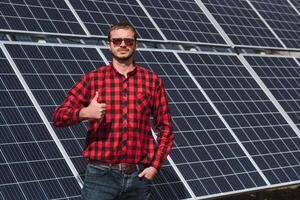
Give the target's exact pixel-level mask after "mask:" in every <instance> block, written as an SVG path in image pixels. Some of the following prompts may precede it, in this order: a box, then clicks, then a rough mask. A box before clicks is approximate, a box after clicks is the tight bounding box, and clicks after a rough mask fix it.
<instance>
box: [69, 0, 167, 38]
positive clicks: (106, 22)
mask: <svg viewBox="0 0 300 200" xmlns="http://www.w3.org/2000/svg"><path fill="white" fill-rule="evenodd" d="M69 1H70V3H71V4H72V6H73V8H74V9H75V11H76V13H77V14H78V15H79V17H80V19H81V20H82V22H83V23H84V25H85V26H86V28H87V29H88V31H89V32H90V33H91V34H92V35H96V36H106V35H107V30H108V29H109V27H110V26H111V25H113V24H115V23H117V22H119V21H128V22H130V23H131V24H132V25H133V26H134V27H135V29H136V31H137V34H138V38H140V39H153V40H162V39H163V38H162V36H161V35H160V34H159V32H158V31H157V30H156V28H155V27H154V25H153V24H152V22H151V21H150V20H149V18H148V17H147V16H146V14H145V12H144V11H143V10H142V8H141V7H140V6H139V4H138V3H137V2H136V1H135V0H134V1H132V0H123V1H118V0H111V1H103V0H84V1H78V0H69Z"/></svg>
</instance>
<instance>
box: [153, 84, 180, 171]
mask: <svg viewBox="0 0 300 200" xmlns="http://www.w3.org/2000/svg"><path fill="white" fill-rule="evenodd" d="M158 80H159V84H158V87H157V90H156V95H155V97H154V107H153V112H152V113H153V123H154V127H155V129H156V130H157V138H156V140H157V149H156V151H155V156H154V159H153V161H152V164H151V165H152V166H153V167H155V168H157V169H159V168H160V167H161V165H162V163H163V161H164V160H165V159H166V158H167V156H168V154H169V153H170V151H171V148H172V144H173V140H174V138H175V135H174V133H173V128H172V122H171V114H170V111H169V106H168V100H167V95H166V91H165V88H164V86H163V82H162V80H161V79H158Z"/></svg>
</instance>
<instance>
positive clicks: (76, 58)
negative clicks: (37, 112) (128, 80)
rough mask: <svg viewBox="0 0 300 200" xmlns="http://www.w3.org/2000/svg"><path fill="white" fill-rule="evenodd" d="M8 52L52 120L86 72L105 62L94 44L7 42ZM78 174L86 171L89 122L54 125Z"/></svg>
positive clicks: (48, 117)
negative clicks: (25, 43)
mask: <svg viewBox="0 0 300 200" xmlns="http://www.w3.org/2000/svg"><path fill="white" fill-rule="evenodd" d="M5 46H6V48H7V50H8V52H9V53H10V55H11V57H12V58H13V61H14V62H15V64H16V66H17V67H18V69H19V70H20V72H21V74H22V76H23V77H24V79H25V81H26V83H27V84H28V86H29V88H30V89H31V91H32V93H33V95H34V97H35V98H36V99H37V101H38V103H39V105H40V106H41V108H42V110H43V112H44V113H45V115H46V117H47V119H48V121H49V122H50V123H51V118H52V112H53V110H54V108H55V107H56V106H57V105H58V104H60V103H61V102H62V101H63V98H64V95H65V93H66V92H67V91H68V90H69V89H70V88H71V87H72V86H73V85H74V83H75V81H77V80H79V78H80V77H81V76H82V74H83V73H86V72H88V71H91V70H93V69H95V68H96V67H98V66H101V65H103V64H104V63H103V62H102V58H101V57H100V55H99V53H98V52H97V51H96V49H95V48H92V47H90V48H83V47H71V46H70V47H68V46H66V45H64V46H46V45H20V44H6V45H5ZM53 129H54V131H55V132H56V134H57V137H58V138H59V139H60V141H61V143H62V145H63V146H64V148H65V149H66V151H67V153H68V155H69V156H70V158H71V160H72V161H73V163H74V165H75V167H76V169H77V171H78V172H79V174H81V175H83V174H84V171H85V166H86V165H85V161H84V159H83V157H82V150H83V145H84V141H85V135H86V132H87V123H86V122H84V123H80V124H76V125H73V126H71V127H69V128H57V127H54V126H53Z"/></svg>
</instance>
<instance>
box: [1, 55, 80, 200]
mask: <svg viewBox="0 0 300 200" xmlns="http://www.w3.org/2000/svg"><path fill="white" fill-rule="evenodd" d="M0 61H1V62H0V171H1V179H0V197H1V199H11V200H15V199H74V200H75V199H80V187H79V184H78V182H77V180H76V179H75V177H74V176H73V174H72V172H71V170H70V168H69V166H68V165H67V163H66V161H65V159H64V158H63V157H62V154H61V152H60V151H59V149H58V147H57V146H56V144H55V142H54V141H53V139H52V137H51V135H50V133H49V131H48V130H47V128H46V126H45V124H44V123H43V121H42V119H41V117H40V116H39V114H38V112H37V110H36V109H35V107H34V106H33V104H32V102H31V100H30V99H29V97H28V95H27V93H26V91H25V90H24V88H23V86H22V85H21V83H20V81H19V80H18V78H17V76H16V74H15V72H14V71H13V69H12V68H11V66H10V64H9V62H8V60H7V59H6V58H5V56H4V54H3V52H2V51H1V52H0Z"/></svg>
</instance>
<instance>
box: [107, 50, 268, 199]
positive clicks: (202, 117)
mask: <svg viewBox="0 0 300 200" xmlns="http://www.w3.org/2000/svg"><path fill="white" fill-rule="evenodd" d="M103 52H104V53H105V55H106V56H107V57H108V56H109V52H108V51H107V50H103ZM135 60H136V62H137V64H138V65H141V66H145V67H149V69H150V70H153V71H155V72H156V73H157V74H158V75H159V76H160V77H162V79H163V80H164V84H165V87H166V90H167V94H168V98H169V104H170V110H171V113H172V116H173V117H172V119H173V123H174V131H175V134H176V137H175V138H176V139H175V144H174V147H173V150H172V151H171V154H170V157H171V158H172V160H173V161H174V163H175V165H176V167H177V168H178V170H179V172H180V173H181V174H182V176H183V178H184V179H185V180H186V181H187V183H188V185H189V187H190V188H191V189H192V191H193V193H194V194H195V196H197V197H199V196H209V195H213V194H218V193H222V192H230V191H234V190H244V189H249V188H255V187H260V186H263V185H265V183H264V181H263V180H262V178H261V177H260V175H259V174H258V172H257V171H256V170H255V168H254V166H253V165H252V163H251V162H250V160H249V159H248V158H247V156H246V155H245V153H244V152H243V151H242V149H241V148H240V147H239V145H238V144H237V141H236V140H235V139H234V138H233V136H232V135H231V134H230V132H229V131H228V130H227V129H226V127H225V125H224V124H223V123H222V122H221V120H220V118H219V117H218V116H217V114H216V113H215V112H214V110H213V109H212V107H211V106H210V105H209V103H208V102H207V100H206V99H205V98H204V96H203V94H202V93H201V92H200V91H199V89H198V88H197V86H196V85H195V83H194V82H193V81H192V80H191V77H189V76H188V74H187V72H186V71H185V69H184V68H183V67H182V65H181V64H180V62H179V60H178V59H177V58H176V57H175V55H174V54H173V53H172V52H162V51H159V52H158V51H154V52H150V51H147V50H145V51H139V52H137V53H136V54H135ZM167 166H168V165H167ZM162 173H163V170H162ZM172 176H175V177H176V174H172ZM160 184H161V183H159V182H156V183H155V185H154V186H155V188H160V187H161V185H160ZM172 185H173V183H172V182H171V183H169V186H170V187H173V186H172ZM183 189H184V188H183V187H182V186H181V187H180V188H178V192H181V191H182V190H183ZM185 198H187V196H186V197H185ZM165 199H166V198H165Z"/></svg>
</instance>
